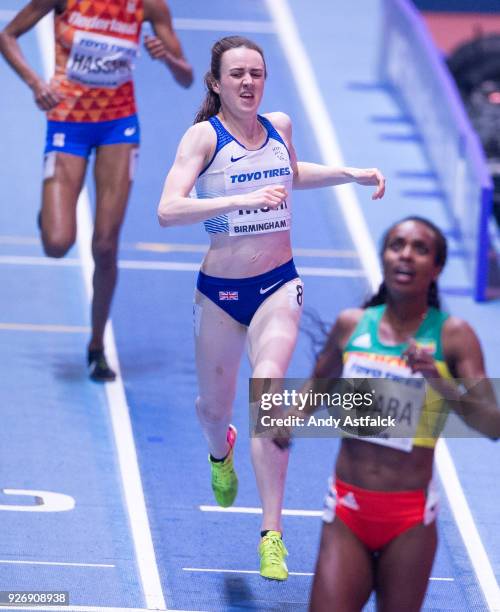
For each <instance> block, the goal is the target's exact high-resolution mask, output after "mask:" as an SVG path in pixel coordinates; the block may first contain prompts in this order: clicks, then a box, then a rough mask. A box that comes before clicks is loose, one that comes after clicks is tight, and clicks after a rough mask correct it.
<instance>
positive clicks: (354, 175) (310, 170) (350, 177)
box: [266, 113, 385, 200]
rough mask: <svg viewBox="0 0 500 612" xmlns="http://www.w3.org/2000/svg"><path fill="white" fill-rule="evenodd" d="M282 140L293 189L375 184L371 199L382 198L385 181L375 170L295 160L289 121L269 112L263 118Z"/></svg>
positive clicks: (279, 114)
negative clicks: (288, 161)
mask: <svg viewBox="0 0 500 612" xmlns="http://www.w3.org/2000/svg"><path fill="white" fill-rule="evenodd" d="M266 117H268V118H269V120H270V121H271V123H272V124H273V125H274V126H275V128H276V129H277V130H278V132H279V133H280V135H281V137H282V138H283V140H284V141H285V144H286V146H287V148H288V153H289V155H290V165H291V166H292V170H293V188H294V189H312V188H316V187H332V186H335V185H343V184H344V183H358V185H374V186H376V189H375V192H374V193H373V195H372V199H373V200H377V199H379V198H381V197H383V195H384V193H385V178H384V176H383V175H382V173H381V172H380V170H378V169H377V168H334V167H330V166H324V165H322V164H313V163H310V162H303V161H298V160H297V154H296V153H295V149H294V146H293V142H292V122H291V120H290V117H288V115H286V114H285V113H269V114H268V115H266Z"/></svg>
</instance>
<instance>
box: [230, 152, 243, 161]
mask: <svg viewBox="0 0 500 612" xmlns="http://www.w3.org/2000/svg"><path fill="white" fill-rule="evenodd" d="M244 157H246V153H245V155H242V156H241V157H233V156H232V155H231V161H232V162H233V163H234V162H237V161H240V159H243V158H244Z"/></svg>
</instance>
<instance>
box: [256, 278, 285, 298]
mask: <svg viewBox="0 0 500 612" xmlns="http://www.w3.org/2000/svg"><path fill="white" fill-rule="evenodd" d="M282 282H283V279H282V278H281V279H280V280H279V281H278V282H277V283H274V284H273V285H269V287H266V288H265V289H262V287H261V288H260V294H261V295H264V294H265V293H267V292H268V291H271V289H272V288H273V287H276V285H279V284H280V283H282Z"/></svg>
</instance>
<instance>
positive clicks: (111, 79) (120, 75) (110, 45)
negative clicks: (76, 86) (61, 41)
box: [66, 30, 137, 89]
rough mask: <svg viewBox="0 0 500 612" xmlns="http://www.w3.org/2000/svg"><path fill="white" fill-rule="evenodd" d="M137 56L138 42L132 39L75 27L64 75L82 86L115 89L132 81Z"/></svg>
mask: <svg viewBox="0 0 500 612" xmlns="http://www.w3.org/2000/svg"><path fill="white" fill-rule="evenodd" d="M136 56H137V45H136V44H135V43H133V42H130V41H128V40H123V39H121V38H115V37H113V36H104V35H103V34H95V33H93V32H86V31H83V30H77V31H76V32H75V34H74V38H73V44H72V46H71V52H70V54H69V57H68V62H67V64H66V74H67V77H68V79H70V80H71V81H75V82H76V83H80V84H81V85H86V86H88V87H103V88H106V89H116V88H117V87H119V86H120V85H123V83H126V82H127V81H130V80H132V71H133V68H134V62H135V58H136Z"/></svg>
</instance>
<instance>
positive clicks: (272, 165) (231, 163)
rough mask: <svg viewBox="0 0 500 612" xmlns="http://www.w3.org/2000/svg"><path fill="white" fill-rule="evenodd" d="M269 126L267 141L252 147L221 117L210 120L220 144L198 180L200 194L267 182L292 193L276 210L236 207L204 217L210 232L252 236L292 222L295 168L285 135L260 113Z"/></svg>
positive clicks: (287, 226)
mask: <svg viewBox="0 0 500 612" xmlns="http://www.w3.org/2000/svg"><path fill="white" fill-rule="evenodd" d="M258 120H259V122H260V123H261V125H262V126H263V127H264V128H265V129H266V130H267V139H266V142H265V143H264V144H263V145H262V147H261V148H260V149H257V150H256V151H251V150H249V149H247V148H245V147H244V146H243V145H242V144H240V143H239V142H238V141H237V140H236V138H234V136H232V135H231V134H230V133H229V132H228V131H227V130H226V128H225V127H224V126H223V125H222V123H221V122H220V121H219V119H217V117H210V119H209V122H210V124H211V125H212V127H213V128H214V130H215V133H216V134H217V146H216V148H215V152H214V155H213V157H212V159H211V161H210V163H209V164H208V165H207V166H206V168H204V169H203V170H202V172H201V174H200V175H199V177H198V178H197V180H196V185H195V188H196V195H197V197H198V198H216V197H221V196H228V195H234V194H243V193H248V192H250V191H255V190H257V189H260V188H261V187H264V186H266V185H283V186H284V187H285V188H286V190H287V192H288V197H287V199H286V201H285V202H283V204H281V206H280V207H279V208H278V209H276V210H271V209H269V208H267V207H266V208H260V209H258V210H236V211H232V212H230V213H225V214H222V215H218V216H217V217H212V218H211V219H207V220H206V221H204V225H205V229H206V231H207V232H208V233H210V234H222V233H224V234H229V235H230V236H248V235H253V234H266V233H269V232H283V231H287V230H289V229H290V226H291V217H292V214H291V203H292V202H291V194H292V181H293V171H292V168H291V166H290V156H289V153H288V149H287V147H286V145H285V143H284V142H283V139H282V138H281V136H280V135H279V133H278V132H277V131H276V129H275V128H274V127H273V125H272V123H271V122H270V121H269V119H266V118H265V117H262V116H260V115H259V116H258Z"/></svg>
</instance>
